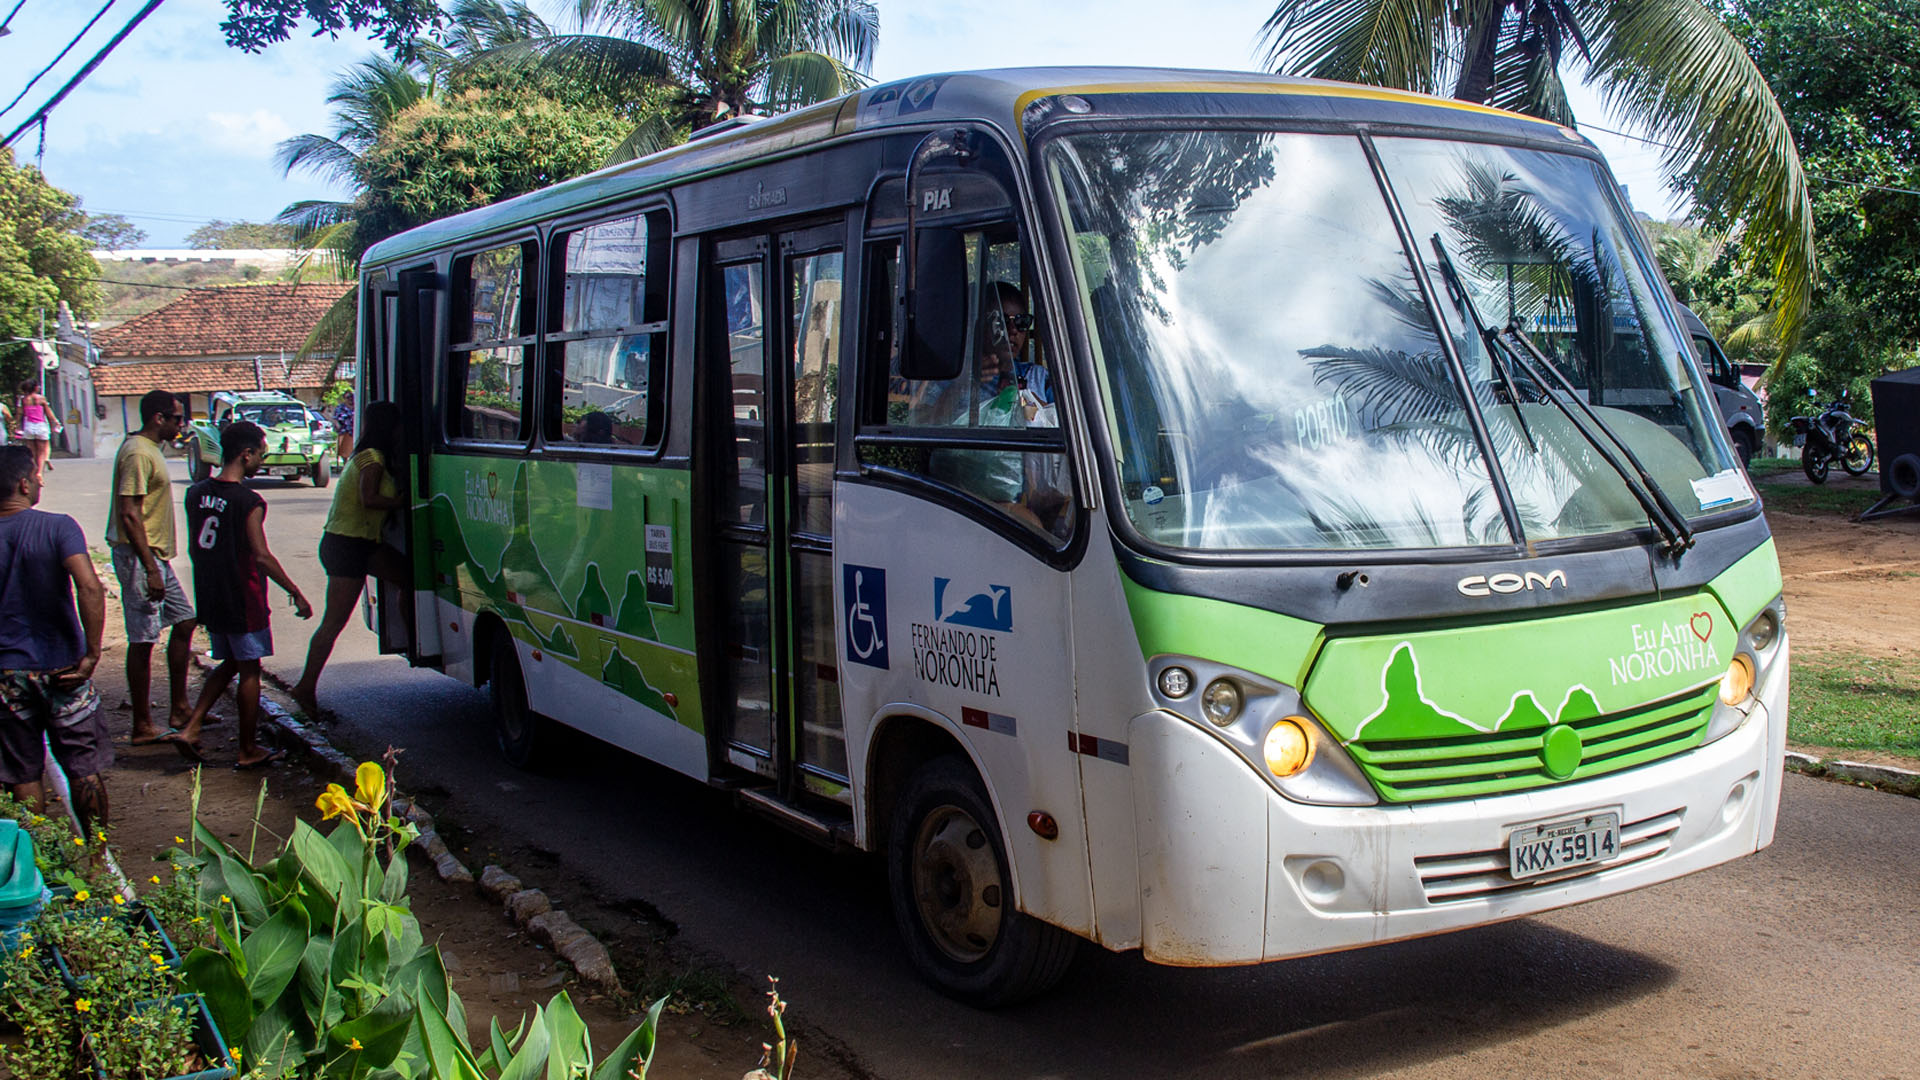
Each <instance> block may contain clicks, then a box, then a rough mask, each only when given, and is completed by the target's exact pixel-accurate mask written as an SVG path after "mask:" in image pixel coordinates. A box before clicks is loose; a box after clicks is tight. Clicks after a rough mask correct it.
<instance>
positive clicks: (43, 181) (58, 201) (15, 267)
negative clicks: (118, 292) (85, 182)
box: [0, 147, 100, 387]
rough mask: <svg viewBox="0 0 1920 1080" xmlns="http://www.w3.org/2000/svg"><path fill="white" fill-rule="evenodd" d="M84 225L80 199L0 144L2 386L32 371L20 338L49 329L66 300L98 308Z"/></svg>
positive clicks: (81, 311) (84, 312) (83, 308)
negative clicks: (18, 161) (16, 160)
mask: <svg viewBox="0 0 1920 1080" xmlns="http://www.w3.org/2000/svg"><path fill="white" fill-rule="evenodd" d="M86 225H87V215H86V214H85V213H83V212H82V211H81V209H80V200H79V199H77V198H75V197H74V196H72V195H70V194H68V193H66V192H64V191H61V190H60V189H59V188H56V187H54V186H53V185H52V184H49V183H47V178H46V177H44V176H42V175H41V174H40V170H39V169H36V168H33V167H32V166H30V165H21V166H16V165H15V164H14V163H13V151H11V150H8V149H6V148H4V147H0V385H5V386H9V387H11V386H13V385H14V384H15V383H17V382H18V381H19V380H21V379H23V378H26V377H27V376H28V375H30V374H31V373H32V372H33V360H32V356H33V354H32V352H31V350H29V349H28V348H27V346H26V345H25V344H23V343H21V342H19V341H17V340H15V339H20V338H34V337H39V336H40V335H41V332H42V330H43V328H44V329H45V331H46V332H47V333H51V332H52V328H53V322H54V318H55V315H56V313H57V312H58V311H59V310H60V303H61V301H65V302H66V303H67V304H68V305H69V306H70V307H71V308H72V309H73V312H74V314H75V315H76V316H79V317H81V318H85V317H87V316H88V315H89V314H90V313H91V312H92V311H93V309H94V300H95V297H96V292H95V286H94V279H95V278H97V277H99V276H100V267H99V264H98V263H95V262H94V261H93V256H92V255H90V254H88V251H89V244H88V242H87V240H86V239H85V238H84V237H83V236H82V235H81V234H82V230H84V229H85V228H86Z"/></svg>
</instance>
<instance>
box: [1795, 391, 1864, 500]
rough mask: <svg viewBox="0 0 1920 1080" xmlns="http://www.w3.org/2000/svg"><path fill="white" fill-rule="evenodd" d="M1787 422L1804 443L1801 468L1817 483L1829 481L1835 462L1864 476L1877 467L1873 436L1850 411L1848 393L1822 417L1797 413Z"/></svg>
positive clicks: (1808, 393)
mask: <svg viewBox="0 0 1920 1080" xmlns="http://www.w3.org/2000/svg"><path fill="white" fill-rule="evenodd" d="M1807 396H1808V397H1810V398H1811V397H1814V392H1813V391H1812V390H1808V391H1807ZM1787 422H1788V423H1789V424H1791V425H1792V426H1793V433H1794V435H1795V436H1796V437H1797V438H1796V439H1795V441H1796V442H1799V443H1800V468H1801V470H1802V471H1803V472H1805V473H1806V474H1807V479H1809V480H1811V481H1813V482H1814V483H1816V484H1824V483H1826V482H1827V472H1828V470H1829V469H1831V468H1832V467H1833V464H1834V463H1835V462H1839V464H1840V467H1841V468H1843V469H1845V470H1847V475H1849V476H1862V475H1865V473H1866V471H1867V470H1868V469H1871V468H1873V458H1874V447H1873V439H1872V438H1871V437H1870V436H1868V435H1867V433H1866V430H1865V425H1864V424H1862V423H1860V421H1858V420H1855V419H1854V418H1853V414H1851V413H1849V412H1847V395H1845V394H1841V395H1840V397H1839V398H1838V399H1837V400H1835V401H1832V402H1830V403H1828V405H1827V407H1826V408H1825V409H1823V410H1822V411H1821V412H1820V414H1819V415H1818V416H1794V417H1789V418H1788V420H1787Z"/></svg>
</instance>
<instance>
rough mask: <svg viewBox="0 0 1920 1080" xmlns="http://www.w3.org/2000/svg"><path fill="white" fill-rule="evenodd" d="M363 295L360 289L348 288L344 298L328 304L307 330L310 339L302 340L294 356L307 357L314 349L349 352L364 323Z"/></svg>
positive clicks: (318, 350)
mask: <svg viewBox="0 0 1920 1080" xmlns="http://www.w3.org/2000/svg"><path fill="white" fill-rule="evenodd" d="M359 299H360V297H359V294H358V291H357V290H354V289H348V290H347V291H346V292H345V293H343V294H341V296H340V299H338V300H335V301H334V302H333V303H332V304H330V305H328V307H327V310H326V311H325V313H323V314H322V315H321V316H320V319H319V321H317V322H315V323H314V324H313V329H312V330H311V331H309V332H308V333H307V339H306V340H305V341H302V342H301V343H300V350H299V351H298V352H296V353H294V354H293V358H294V359H295V360H305V359H307V358H308V357H309V356H312V355H313V354H314V353H331V354H332V355H334V356H337V357H338V356H345V355H347V352H348V349H349V347H350V346H351V345H352V344H353V341H354V338H355V336H356V333H355V332H356V329H357V328H358V326H359V325H360V312H359V307H358V302H359Z"/></svg>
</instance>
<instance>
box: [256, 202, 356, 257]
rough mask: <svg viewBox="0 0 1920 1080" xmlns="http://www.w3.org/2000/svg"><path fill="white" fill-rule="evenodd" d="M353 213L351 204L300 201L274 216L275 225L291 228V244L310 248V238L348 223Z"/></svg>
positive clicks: (311, 244) (353, 209)
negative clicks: (289, 226)
mask: <svg viewBox="0 0 1920 1080" xmlns="http://www.w3.org/2000/svg"><path fill="white" fill-rule="evenodd" d="M354 212H355V208H354V205H353V204H352V203H344V202H332V201H329V200H326V199H302V200H300V201H299V202H296V203H292V204H289V205H288V206H287V208H286V209H284V210H282V211H280V212H279V213H278V214H275V215H274V218H273V221H274V224H276V225H291V226H293V242H294V245H295V246H297V247H312V246H313V243H312V238H313V237H314V236H315V235H317V234H319V233H321V232H323V231H325V230H327V229H330V228H333V227H334V226H336V225H341V224H344V223H349V222H351V221H352V220H353V215H354Z"/></svg>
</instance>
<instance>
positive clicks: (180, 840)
mask: <svg viewBox="0 0 1920 1080" xmlns="http://www.w3.org/2000/svg"><path fill="white" fill-rule="evenodd" d="M173 842H174V843H176V844H184V843H186V842H187V840H186V837H184V836H176V837H174V838H173Z"/></svg>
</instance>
